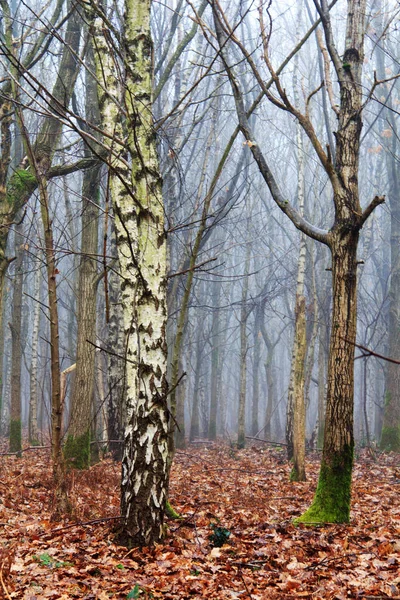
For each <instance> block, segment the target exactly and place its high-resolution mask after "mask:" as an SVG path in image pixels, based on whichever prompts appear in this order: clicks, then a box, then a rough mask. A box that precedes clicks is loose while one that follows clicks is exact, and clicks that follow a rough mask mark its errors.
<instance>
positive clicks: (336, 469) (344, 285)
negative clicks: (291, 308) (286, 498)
mask: <svg viewBox="0 0 400 600" xmlns="http://www.w3.org/2000/svg"><path fill="white" fill-rule="evenodd" d="M357 243H358V231H357V230H356V231H354V230H351V231H350V232H347V234H346V232H344V231H343V230H342V231H341V232H339V234H338V235H337V236H335V238H334V239H333V241H332V278H333V313H332V331H331V339H330V348H329V366H328V389H327V401H326V419H325V436H324V447H323V454H322V461H321V469H320V475H319V480H318V486H317V490H316V493H315V497H314V501H313V503H312V505H311V506H310V508H309V509H308V510H307V511H306V513H305V514H304V515H302V516H301V517H300V518H299V519H298V521H299V522H303V523H307V522H311V523H315V522H317V523H319V522H325V523H343V522H348V521H349V517H350V496H351V474H352V467H353V450H354V433H353V405H354V399H353V395H354V391H353V388H354V345H353V344H354V343H355V338H356V315H357V311H356V302H357Z"/></svg>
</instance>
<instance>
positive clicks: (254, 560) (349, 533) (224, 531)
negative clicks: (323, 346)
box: [0, 444, 400, 600]
mask: <svg viewBox="0 0 400 600" xmlns="http://www.w3.org/2000/svg"><path fill="white" fill-rule="evenodd" d="M0 466H1V473H2V475H1V479H0V498H1V500H0V526H1V537H0V541H1V544H0V584H1V585H0V597H1V598H7V599H10V598H21V599H26V600H28V599H29V600H40V599H44V598H51V599H57V598H60V599H69V598H71V599H73V598H85V599H86V600H108V599H113V598H114V599H129V598H139V599H142V600H146V599H150V598H153V599H158V598H163V599H167V600H175V599H176V600H178V599H179V600H186V599H191V598H193V599H208V598H210V599H218V600H228V599H229V600H234V599H244V600H250V599H252V600H260V599H261V600H262V599H270V598H271V599H275V598H276V599H282V600H284V599H289V598H310V599H311V598H312V599H315V600H319V599H321V600H326V599H337V600H344V599H346V600H347V599H349V598H351V599H353V598H354V599H360V600H367V599H368V600H369V599H372V598H400V456H399V455H394V454H390V455H382V454H379V455H378V456H377V457H376V459H375V460H374V459H373V458H372V457H371V456H370V455H369V454H368V453H367V452H365V451H362V452H361V453H360V454H359V455H358V456H357V459H356V463H355V469H354V477H353V500H352V513H351V523H350V525H347V526H343V525H329V526H324V527H306V526H301V527H295V526H294V525H293V524H292V519H293V518H294V517H295V516H296V515H299V514H300V513H301V512H302V511H303V510H304V509H305V508H306V507H307V506H308V505H309V503H310V500H311V499H312V496H313V492H314V490H315V485H316V479H317V474H318V456H317V455H312V456H309V457H308V466H307V470H308V480H307V482H306V483H290V482H289V470H290V469H289V465H288V464H287V461H286V460H285V453H284V452H283V451H278V450H270V449H267V448H264V447H263V448H261V447H260V446H258V447H254V448H249V449H246V450H242V451H235V450H232V449H230V448H229V447H227V446H223V445H207V444H197V445H195V446H191V447H189V448H188V449H187V450H185V451H178V453H177V456H176V460H175V462H174V466H173V472H172V477H171V494H170V497H171V502H172V504H173V506H174V507H175V508H176V509H177V510H179V511H180V512H181V514H182V515H183V516H184V518H185V520H183V521H181V522H178V521H169V522H168V526H169V531H168V535H167V537H166V539H165V542H164V543H163V544H161V545H158V546H156V547H155V548H153V549H148V550H144V551H139V550H137V549H134V550H131V551H128V550H127V549H126V548H123V547H121V546H118V545H116V544H115V540H114V528H115V524H116V523H117V522H118V521H117V520H113V519H111V517H116V516H118V514H119V498H118V492H119V477H120V468H119V465H118V464H116V463H113V462H112V461H111V460H110V459H106V460H103V461H102V462H100V463H99V464H97V465H95V466H93V467H92V468H91V469H90V470H89V471H86V472H72V473H71V474H70V482H69V485H70V497H71V500H72V502H73V504H74V507H75V514H74V519H70V520H65V521H63V522H58V523H54V522H52V521H51V511H52V482H51V463H50V456H49V451H48V450H35V451H27V452H25V453H24V454H23V456H22V458H17V457H15V456H0ZM96 519H97V520H98V522H95V521H94V520H96ZM104 519H108V520H104ZM212 526H214V532H213V530H212ZM216 527H218V528H220V529H215V528H216ZM228 531H229V532H230V534H229V536H228ZM213 533H214V536H215V537H214V542H215V541H216V542H217V543H218V542H221V543H222V542H224V541H226V543H224V544H223V545H222V547H218V546H217V547H213V546H215V543H213V540H212V539H210V536H212V535H213Z"/></svg>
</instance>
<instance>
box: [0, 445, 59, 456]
mask: <svg viewBox="0 0 400 600" xmlns="http://www.w3.org/2000/svg"><path fill="white" fill-rule="evenodd" d="M45 448H47V449H48V448H51V446H28V448H22V450H18V452H0V456H17V455H18V456H19V455H20V454H21V453H22V452H28V450H43V449H45Z"/></svg>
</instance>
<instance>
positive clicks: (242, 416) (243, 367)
mask: <svg viewBox="0 0 400 600" xmlns="http://www.w3.org/2000/svg"><path fill="white" fill-rule="evenodd" d="M250 251H251V247H250V243H249V242H247V244H246V261H245V272H244V279H243V287H242V300H241V307H240V380H239V408H238V437H237V447H238V448H239V449H240V448H244V447H245V445H246V383H247V317H248V316H249V315H248V307H247V294H248V290H249V271H250Z"/></svg>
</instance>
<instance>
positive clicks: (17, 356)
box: [10, 224, 24, 452]
mask: <svg viewBox="0 0 400 600" xmlns="http://www.w3.org/2000/svg"><path fill="white" fill-rule="evenodd" d="M22 233H23V228H22V225H21V224H20V225H18V226H17V227H16V229H15V241H14V249H15V256H16V261H15V277H14V293H13V300H12V306H13V308H12V323H11V324H10V327H11V340H12V362H11V410H10V452H19V451H20V450H21V448H22V440H21V437H22V424H21V366H22V346H21V319H22V285H23V262H24V239H23V236H22Z"/></svg>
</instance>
